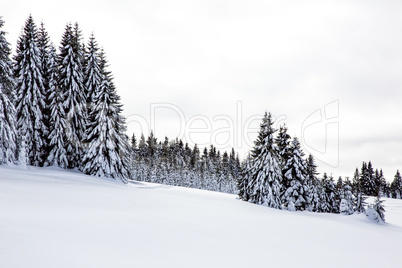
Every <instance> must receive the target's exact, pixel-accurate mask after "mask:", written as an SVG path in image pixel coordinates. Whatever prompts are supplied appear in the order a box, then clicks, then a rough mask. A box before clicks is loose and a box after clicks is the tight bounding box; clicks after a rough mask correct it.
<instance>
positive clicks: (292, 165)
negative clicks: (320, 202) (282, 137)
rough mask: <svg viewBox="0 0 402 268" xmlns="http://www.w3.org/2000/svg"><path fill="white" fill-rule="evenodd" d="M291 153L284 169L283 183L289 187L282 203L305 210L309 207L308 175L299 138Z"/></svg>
mask: <svg viewBox="0 0 402 268" xmlns="http://www.w3.org/2000/svg"><path fill="white" fill-rule="evenodd" d="M289 151H290V157H289V159H288V161H287V162H286V164H285V166H284V169H283V171H284V174H283V182H284V185H287V187H286V188H284V189H283V193H282V195H281V199H282V203H283V205H284V206H286V207H288V206H289V204H293V205H294V207H295V209H296V210H305V209H306V208H307V207H308V194H309V193H308V186H307V176H308V174H307V165H306V162H305V160H304V158H303V156H304V153H303V151H302V149H301V148H300V143H299V140H298V139H297V138H294V139H293V141H292V144H291V146H290V150H289Z"/></svg>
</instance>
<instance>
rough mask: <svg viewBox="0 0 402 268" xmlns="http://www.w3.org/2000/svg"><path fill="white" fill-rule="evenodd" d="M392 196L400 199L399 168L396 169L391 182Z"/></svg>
mask: <svg viewBox="0 0 402 268" xmlns="http://www.w3.org/2000/svg"><path fill="white" fill-rule="evenodd" d="M391 192H392V197H393V198H396V199H401V196H402V177H401V174H400V173H399V170H397V171H396V174H395V176H394V180H393V181H392V183H391Z"/></svg>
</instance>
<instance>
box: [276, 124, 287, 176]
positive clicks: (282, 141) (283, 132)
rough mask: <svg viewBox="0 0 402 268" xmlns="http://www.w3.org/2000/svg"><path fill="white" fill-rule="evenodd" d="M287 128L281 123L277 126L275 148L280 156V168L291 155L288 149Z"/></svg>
mask: <svg viewBox="0 0 402 268" xmlns="http://www.w3.org/2000/svg"><path fill="white" fill-rule="evenodd" d="M287 130H288V128H287V127H286V125H283V126H281V127H280V128H279V133H278V136H277V138H276V139H275V144H276V148H277V150H278V155H279V157H280V163H281V168H282V169H283V168H284V166H285V165H286V163H287V162H288V160H289V158H290V157H291V151H290V139H291V137H290V135H289V134H288V133H287Z"/></svg>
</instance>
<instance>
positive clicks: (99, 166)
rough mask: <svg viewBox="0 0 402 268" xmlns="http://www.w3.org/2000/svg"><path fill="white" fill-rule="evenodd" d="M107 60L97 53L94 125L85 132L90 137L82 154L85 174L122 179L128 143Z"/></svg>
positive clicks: (125, 172) (126, 173) (124, 178)
mask: <svg viewBox="0 0 402 268" xmlns="http://www.w3.org/2000/svg"><path fill="white" fill-rule="evenodd" d="M106 68H107V61H106V58H105V56H104V53H103V52H102V53H100V70H101V75H102V77H101V85H100V88H99V89H98V90H97V94H96V97H95V100H94V108H93V114H91V115H90V117H93V118H94V119H95V121H96V122H97V125H96V126H95V127H94V128H93V130H92V131H91V132H90V133H88V140H91V142H90V144H89V147H88V150H87V152H86V154H85V157H84V169H83V171H84V172H85V173H87V174H92V175H95V176H106V177H110V178H118V179H120V180H122V181H123V182H126V181H127V178H128V177H129V165H130V155H129V145H128V138H127V137H126V135H125V134H124V131H125V125H124V123H125V122H124V118H123V117H122V116H121V104H120V103H119V97H118V96H117V94H116V92H115V88H114V85H113V82H112V77H111V75H110V72H108V71H107V70H106Z"/></svg>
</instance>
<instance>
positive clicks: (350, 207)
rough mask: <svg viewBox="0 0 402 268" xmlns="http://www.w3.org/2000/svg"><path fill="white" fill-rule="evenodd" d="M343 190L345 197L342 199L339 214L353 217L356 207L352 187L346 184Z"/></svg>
mask: <svg viewBox="0 0 402 268" xmlns="http://www.w3.org/2000/svg"><path fill="white" fill-rule="evenodd" d="M343 188H344V189H343V197H342V199H341V203H340V207H339V212H340V213H341V214H345V215H352V214H353V212H354V207H355V204H354V197H353V194H352V187H351V186H350V185H349V184H344V186H343Z"/></svg>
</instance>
